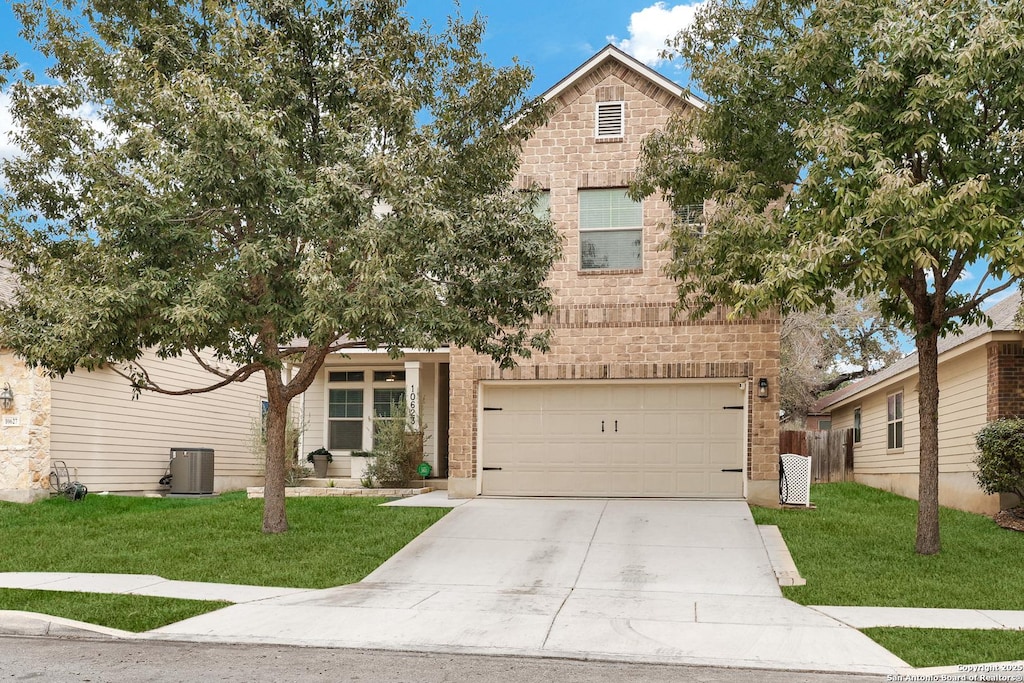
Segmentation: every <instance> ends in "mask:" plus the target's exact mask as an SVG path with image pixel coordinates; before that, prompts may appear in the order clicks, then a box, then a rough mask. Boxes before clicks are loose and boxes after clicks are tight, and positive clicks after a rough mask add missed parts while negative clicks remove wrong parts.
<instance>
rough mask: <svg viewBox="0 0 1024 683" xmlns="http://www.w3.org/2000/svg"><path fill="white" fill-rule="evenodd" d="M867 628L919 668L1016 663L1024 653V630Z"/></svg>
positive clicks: (1008, 676) (1009, 677) (1013, 673)
mask: <svg viewBox="0 0 1024 683" xmlns="http://www.w3.org/2000/svg"><path fill="white" fill-rule="evenodd" d="M863 631H864V633H865V634H866V635H867V636H868V637H870V638H871V639H872V640H874V641H875V642H877V643H878V644H879V645H881V646H882V647H884V648H885V649H887V650H889V651H890V652H892V653H893V654H895V655H896V656H897V657H899V658H900V659H902V660H903V661H905V662H906V663H907V664H910V665H911V666H915V667H928V666H952V665H955V664H980V663H983V662H1012V661H1020V659H1021V657H1022V656H1024V631H978V630H959V629H939V628H866V629H863ZM989 673H991V674H995V675H1002V676H1003V677H1004V678H1005V679H1006V680H1012V677H1014V676H1018V677H1019V676H1021V675H1024V671H1019V670H1018V671H993V672H989ZM992 680H995V679H994V678H993V679H992ZM1018 680H1019V679H1018Z"/></svg>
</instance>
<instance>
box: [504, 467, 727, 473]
mask: <svg viewBox="0 0 1024 683" xmlns="http://www.w3.org/2000/svg"><path fill="white" fill-rule="evenodd" d="M484 469H485V470H486V469H487V468H486V467H485V468H484ZM722 471H723V472H742V471H743V468H742V467H737V468H736V469H728V470H722Z"/></svg>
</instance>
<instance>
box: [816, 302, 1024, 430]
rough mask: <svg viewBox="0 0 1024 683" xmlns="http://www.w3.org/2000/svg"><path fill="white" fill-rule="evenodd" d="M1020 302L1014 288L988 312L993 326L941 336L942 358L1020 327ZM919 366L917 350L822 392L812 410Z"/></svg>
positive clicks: (824, 407)
mask: <svg viewBox="0 0 1024 683" xmlns="http://www.w3.org/2000/svg"><path fill="white" fill-rule="evenodd" d="M1020 305H1021V293H1020V292H1019V291H1018V292H1014V293H1013V294H1011V295H1010V296H1008V297H1006V298H1005V299H1003V300H1002V301H1000V302H999V303H997V304H995V305H993V306H992V307H991V308H989V309H988V310H987V311H985V313H986V314H987V315H988V317H989V318H991V319H992V326H991V327H989V326H988V324H987V323H985V322H982V323H980V324H976V325H968V326H967V327H965V328H963V332H962V333H961V334H958V335H948V336H945V337H942V338H940V339H939V360H940V362H941V359H942V354H944V353H946V352H947V351H951V350H953V349H955V348H957V347H958V346H963V345H964V344H966V343H968V342H970V341H973V340H975V339H977V338H978V337H981V336H983V335H985V334H988V333H989V332H1016V331H1018V329H1017V326H1016V324H1015V323H1014V318H1015V317H1016V315H1017V310H1018V309H1019V308H1020ZM915 368H917V352H916V351H915V352H914V353H911V354H909V355H907V356H904V357H903V358H901V359H899V360H898V361H896V362H895V363H893V364H892V365H888V366H886V367H884V368H882V369H881V370H879V371H878V372H877V373H875V374H874V375H870V376H868V377H865V378H863V379H861V380H858V381H856V382H854V383H852V384H848V385H846V386H845V387H843V388H842V389H839V390H838V391H834V392H832V393H831V394H829V395H828V396H823V397H822V398H820V399H818V400H817V401H816V402H815V403H814V404H813V405H812V406H811V407H810V410H811V411H812V412H828V410H829V408H830V407H831V406H834V405H835V404H837V403H839V402H841V401H843V400H845V399H847V398H849V397H851V396H853V395H855V394H860V393H863V392H864V391H865V390H866V389H870V388H871V387H873V386H876V385H878V384H881V383H883V382H885V381H886V380H887V379H889V378H890V377H895V376H896V375H899V374H901V373H904V372H907V371H909V370H914V369H915Z"/></svg>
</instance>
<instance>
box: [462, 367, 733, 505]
mask: <svg viewBox="0 0 1024 683" xmlns="http://www.w3.org/2000/svg"><path fill="white" fill-rule="evenodd" d="M482 397H483V405H484V412H483V425H482V440H481V446H482V448H481V453H480V460H481V464H482V466H483V472H482V474H481V479H482V482H481V487H482V492H483V494H484V495H492V496H502V495H507V496H601V497H604V496H623V497H632V496H641V497H694V498H739V497H742V495H743V476H744V475H743V472H742V468H743V461H744V457H743V454H744V448H743V419H744V415H745V411H744V410H743V403H744V398H745V391H744V390H743V389H742V388H741V383H740V382H739V381H738V380H737V381H731V382H728V383H717V384H684V383H671V382H658V383H648V384H617V383H596V384H595V383H583V384H532V383H531V384H517V385H507V384H505V385H487V386H484V387H483V394H482Z"/></svg>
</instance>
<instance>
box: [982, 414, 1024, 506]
mask: <svg viewBox="0 0 1024 683" xmlns="http://www.w3.org/2000/svg"><path fill="white" fill-rule="evenodd" d="M975 442H976V443H977V444H978V450H979V451H980V453H979V454H978V457H977V458H975V459H974V463H975V464H976V465H977V466H978V471H977V472H975V473H974V477H975V478H976V479H977V480H978V486H980V487H981V489H982V490H983V491H985V493H1016V494H1017V495H1018V496H1019V497H1020V498H1021V499H1022V500H1024V419H1020V418H1013V419H1005V420H996V421H994V422H989V423H988V424H987V425H985V426H984V427H983V428H982V429H981V431H980V432H978V434H977V436H976V437H975Z"/></svg>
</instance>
